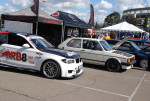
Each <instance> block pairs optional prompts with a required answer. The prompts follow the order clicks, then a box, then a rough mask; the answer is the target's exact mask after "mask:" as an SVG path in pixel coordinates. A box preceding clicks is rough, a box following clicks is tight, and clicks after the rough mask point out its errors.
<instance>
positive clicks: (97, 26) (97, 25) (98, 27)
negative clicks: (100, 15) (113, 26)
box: [94, 22, 101, 30]
mask: <svg viewBox="0 0 150 101" xmlns="http://www.w3.org/2000/svg"><path fill="white" fill-rule="evenodd" d="M100 28H101V26H100V24H98V23H97V22H96V24H95V26H94V29H95V30H98V29H100Z"/></svg>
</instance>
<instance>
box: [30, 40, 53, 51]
mask: <svg viewBox="0 0 150 101" xmlns="http://www.w3.org/2000/svg"><path fill="white" fill-rule="evenodd" d="M30 41H31V42H32V43H33V44H34V46H35V47H36V48H37V49H45V48H52V47H53V46H52V45H51V44H50V43H49V42H47V41H46V40H45V39H43V38H32V39H31V40H30Z"/></svg>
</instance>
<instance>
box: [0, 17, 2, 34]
mask: <svg viewBox="0 0 150 101" xmlns="http://www.w3.org/2000/svg"><path fill="white" fill-rule="evenodd" d="M0 21H1V22H0V27H1V28H0V32H2V19H1V20H0Z"/></svg>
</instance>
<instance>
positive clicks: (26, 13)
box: [2, 7, 63, 25]
mask: <svg viewBox="0 0 150 101" xmlns="http://www.w3.org/2000/svg"><path fill="white" fill-rule="evenodd" d="M2 19H4V20H14V21H23V22H36V21H38V22H43V23H51V24H58V25H62V24H63V21H62V20H59V19H56V18H54V17H52V16H50V15H49V14H47V13H46V12H44V11H43V10H41V9H39V15H38V17H37V15H36V14H35V13H34V12H33V11H32V7H29V8H26V9H23V10H21V11H17V12H12V13H7V14H2Z"/></svg>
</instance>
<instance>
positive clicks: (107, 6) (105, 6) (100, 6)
mask: <svg viewBox="0 0 150 101" xmlns="http://www.w3.org/2000/svg"><path fill="white" fill-rule="evenodd" d="M110 8H112V4H111V3H109V2H107V1H104V0H101V2H99V3H97V4H96V5H95V9H101V10H106V9H110Z"/></svg>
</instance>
